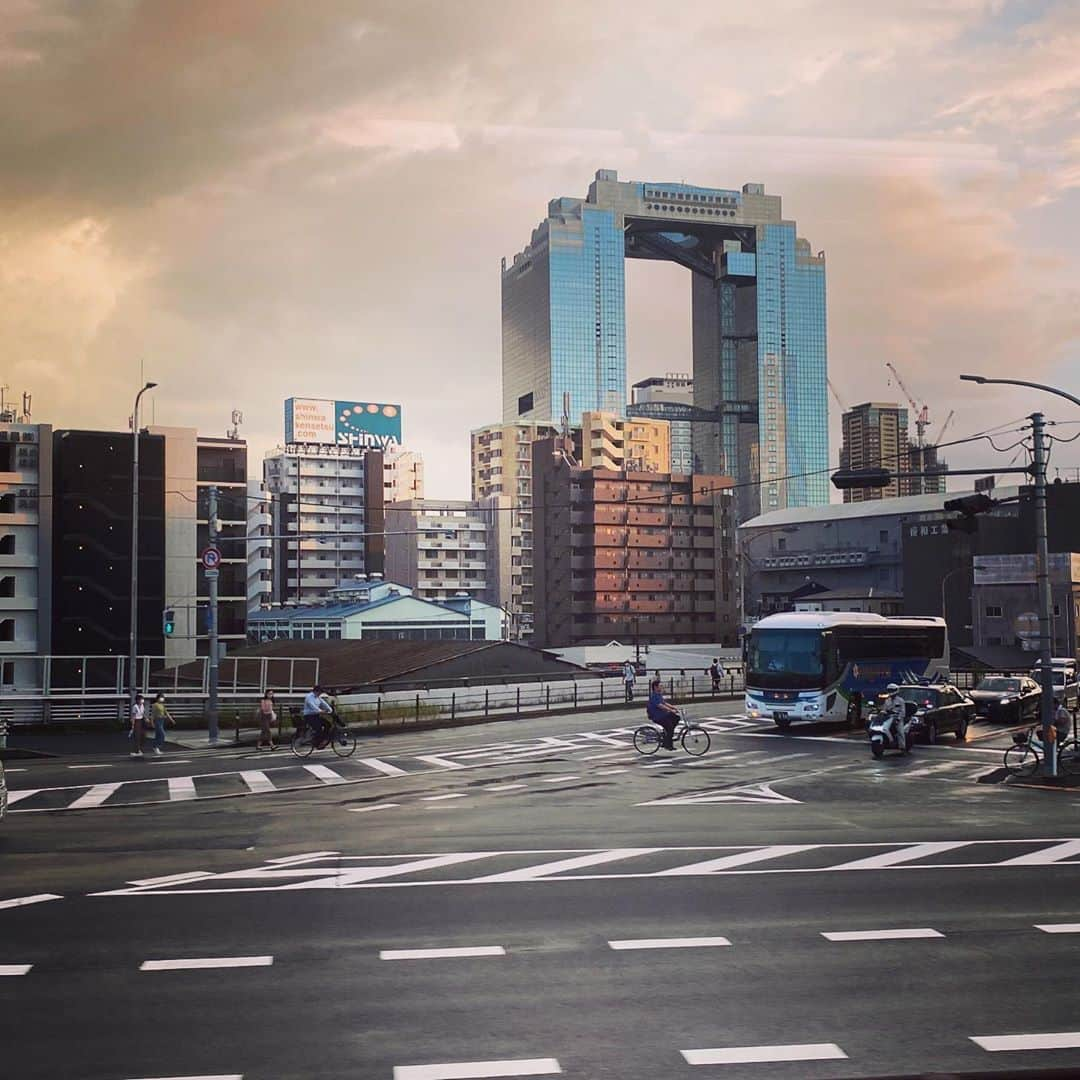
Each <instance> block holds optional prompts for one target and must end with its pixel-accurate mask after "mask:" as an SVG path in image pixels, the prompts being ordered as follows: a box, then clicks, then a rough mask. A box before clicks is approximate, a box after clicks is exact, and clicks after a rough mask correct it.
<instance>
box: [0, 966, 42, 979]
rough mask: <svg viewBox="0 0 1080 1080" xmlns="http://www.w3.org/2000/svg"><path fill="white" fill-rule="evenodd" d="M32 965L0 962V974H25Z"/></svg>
mask: <svg viewBox="0 0 1080 1080" xmlns="http://www.w3.org/2000/svg"><path fill="white" fill-rule="evenodd" d="M33 966H34V965H33V964H0V976H3V975H25V974H27V972H29V970H30V969H31V968H32V967H33Z"/></svg>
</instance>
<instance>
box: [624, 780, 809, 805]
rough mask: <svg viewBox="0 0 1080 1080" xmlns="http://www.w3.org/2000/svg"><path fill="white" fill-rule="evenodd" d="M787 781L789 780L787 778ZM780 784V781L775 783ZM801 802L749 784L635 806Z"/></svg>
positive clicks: (764, 787)
mask: <svg viewBox="0 0 1080 1080" xmlns="http://www.w3.org/2000/svg"><path fill="white" fill-rule="evenodd" d="M785 779H787V778H786V777H785ZM773 783H777V784H779V783H780V781H779V780H775V781H773ZM800 801H801V800H799V799H793V798H792V797H791V796H790V795H781V794H780V792H778V791H773V789H772V785H771V784H749V785H747V786H746V787H737V788H719V789H715V788H713V789H710V790H708V791H699V792H692V793H691V794H689V795H666V796H661V797H660V798H659V799H651V800H649V801H648V802H640V803H635V804H634V805H635V806H691V805H693V804H695V803H722V802H726V803H750V804H751V805H766V806H780V805H783V804H785V803H796V804H798V803H799V802H800Z"/></svg>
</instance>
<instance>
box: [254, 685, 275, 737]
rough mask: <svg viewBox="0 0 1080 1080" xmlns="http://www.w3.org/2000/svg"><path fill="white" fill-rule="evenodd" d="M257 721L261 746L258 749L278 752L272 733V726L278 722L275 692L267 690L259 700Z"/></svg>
mask: <svg viewBox="0 0 1080 1080" xmlns="http://www.w3.org/2000/svg"><path fill="white" fill-rule="evenodd" d="M255 719H256V720H258V722H259V744H258V746H257V747H256V749H258V750H262V749H263V747H264V746H266V747H269V748H270V749H271V750H276V749H277V746H275V745H274V736H273V734H271V731H270V725H271V724H273V723H274V722H275V721H276V720H277V712H276V711H275V710H274V691H273V690H267V691H266V692H265V693H264V694H263V696H262V697H261V698H260V699H259V704H258V705H257V706H256V707H255Z"/></svg>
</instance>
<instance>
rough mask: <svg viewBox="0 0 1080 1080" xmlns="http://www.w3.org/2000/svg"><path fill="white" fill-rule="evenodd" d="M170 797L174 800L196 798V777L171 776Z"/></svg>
mask: <svg viewBox="0 0 1080 1080" xmlns="http://www.w3.org/2000/svg"><path fill="white" fill-rule="evenodd" d="M169 798H170V799H171V800H172V801H173V802H184V801H186V800H188V799H195V798H198V796H197V795H196V793H195V779H194V777H191V776H170V777H169Z"/></svg>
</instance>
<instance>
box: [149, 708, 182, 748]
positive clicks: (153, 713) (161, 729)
mask: <svg viewBox="0 0 1080 1080" xmlns="http://www.w3.org/2000/svg"><path fill="white" fill-rule="evenodd" d="M150 718H151V720H153V722H154V753H155V754H156V755H157V756H158V757H161V755H162V753H164V749H165V723H166V721H168V723H170V724H172V725H173V726H174V727H175V726H176V721H175V720H174V719H173V718H172V715H171V714H170V712H169V710H168V709H167V708H165V695H164V694H158V696H157V697H156V698H154V704H153V705H151V706H150Z"/></svg>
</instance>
